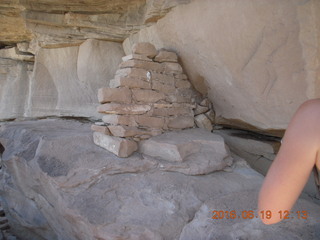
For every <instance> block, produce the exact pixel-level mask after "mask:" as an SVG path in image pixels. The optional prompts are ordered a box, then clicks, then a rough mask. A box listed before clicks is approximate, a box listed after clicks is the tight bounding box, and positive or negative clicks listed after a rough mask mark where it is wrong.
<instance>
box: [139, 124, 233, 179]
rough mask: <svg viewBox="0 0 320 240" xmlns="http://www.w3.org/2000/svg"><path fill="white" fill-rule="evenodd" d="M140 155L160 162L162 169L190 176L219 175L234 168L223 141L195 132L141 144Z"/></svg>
mask: <svg viewBox="0 0 320 240" xmlns="http://www.w3.org/2000/svg"><path fill="white" fill-rule="evenodd" d="M139 152H140V153H142V154H145V155H148V156H151V157H154V158H157V159H159V160H160V162H161V164H160V166H161V168H162V169H163V170H166V171H178V172H181V173H184V174H188V175H200V174H207V173H210V172H214V171H219V170H222V169H224V168H225V167H227V166H229V165H231V164H232V158H231V157H230V155H229V152H228V150H227V148H226V146H225V143H224V139H223V138H222V137H221V136H219V135H216V134H212V133H210V132H208V131H206V130H203V129H199V128H195V129H187V130H182V131H176V132H168V133H164V134H162V135H160V136H155V137H152V138H150V139H148V140H145V141H141V142H140V144H139Z"/></svg>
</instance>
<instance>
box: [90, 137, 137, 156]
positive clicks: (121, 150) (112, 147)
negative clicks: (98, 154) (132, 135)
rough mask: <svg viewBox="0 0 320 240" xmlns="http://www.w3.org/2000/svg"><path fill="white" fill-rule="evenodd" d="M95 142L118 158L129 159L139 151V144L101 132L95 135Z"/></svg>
mask: <svg viewBox="0 0 320 240" xmlns="http://www.w3.org/2000/svg"><path fill="white" fill-rule="evenodd" d="M93 141H94V143H95V144H97V145H98V146H100V147H102V148H104V149H106V150H108V151H110V152H112V153H114V154H115V155H117V156H118V157H129V156H130V155H131V154H132V153H133V152H135V151H136V150H137V149H138V144H137V143H136V142H135V141H132V140H128V139H125V138H120V137H115V136H109V135H106V134H103V133H101V132H94V133H93Z"/></svg>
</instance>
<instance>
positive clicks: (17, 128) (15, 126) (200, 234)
mask: <svg viewBox="0 0 320 240" xmlns="http://www.w3.org/2000/svg"><path fill="white" fill-rule="evenodd" d="M90 125H91V124H90V123H86V122H76V121H71V120H57V119H47V120H38V121H28V122H26V121H25V122H11V123H6V124H2V125H1V128H0V142H1V144H2V145H3V146H4V152H3V156H2V159H3V166H2V170H1V171H0V181H1V184H0V195H1V198H0V201H1V203H2V205H3V207H4V210H5V212H6V215H7V218H8V219H9V224H10V226H11V231H12V233H14V234H15V235H16V236H17V237H19V239H21V240H29V239H33V240H44V239H50V240H58V239H68V240H76V239H77V240H81V239H101V240H104V239H105V240H107V239H108V240H115V239H128V240H136V239H150V240H151V239H152V240H164V239H181V240H186V239H200V240H202V239H211V238H212V239H214V238H216V237H217V238H218V239H244V238H245V239H261V240H267V239H270V236H272V239H274V236H280V237H279V238H277V239H279V240H280V239H281V240H282V239H287V238H285V236H290V237H291V239H304V240H311V239H317V237H319V232H317V231H318V230H317V229H319V217H320V207H319V206H317V205H315V204H313V203H311V202H307V201H305V200H301V199H300V200H299V201H298V205H297V211H299V210H301V211H308V214H309V217H308V219H307V220H305V219H298V218H297V217H296V215H294V216H295V218H294V219H289V220H287V221H285V222H283V223H281V224H278V225H277V226H275V227H271V228H270V227H267V226H264V225H263V224H262V223H261V222H260V221H259V219H258V218H256V217H255V218H254V219H245V218H244V217H245V216H247V215H244V217H242V216H241V215H239V216H241V217H239V218H237V219H212V217H213V213H212V211H215V210H218V211H225V210H235V211H239V213H240V211H250V210H252V211H255V212H256V196H257V192H258V190H259V188H260V186H261V183H262V180H263V177H262V176H261V175H260V174H258V173H257V172H255V171H253V170H252V169H251V168H249V167H248V166H247V165H246V164H245V162H244V161H243V160H239V159H236V162H235V163H234V164H233V165H232V166H231V167H229V168H228V169H225V171H216V172H213V173H211V174H205V175H200V176H190V175H186V174H182V173H179V172H177V171H172V170H170V172H168V171H167V170H165V169H162V167H161V165H162V162H161V161H159V160H158V159H155V158H152V157H144V156H142V155H140V154H137V153H136V154H134V155H132V156H131V157H129V158H118V157H117V156H115V155H114V154H112V153H109V152H107V151H105V150H104V149H102V148H100V147H98V146H96V145H95V144H94V143H93V139H92V134H91V129H90ZM218 139H219V138H216V140H218ZM200 157H201V156H200ZM200 160H201V159H199V161H200ZM210 236H212V237H211V238H210ZM221 236H224V238H219V237H221Z"/></svg>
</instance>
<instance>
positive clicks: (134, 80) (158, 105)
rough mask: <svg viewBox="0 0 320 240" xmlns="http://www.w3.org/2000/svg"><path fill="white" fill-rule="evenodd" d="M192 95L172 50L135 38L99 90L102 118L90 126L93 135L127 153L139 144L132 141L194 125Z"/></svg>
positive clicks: (123, 154) (122, 154) (98, 141)
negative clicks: (128, 50)
mask: <svg viewBox="0 0 320 240" xmlns="http://www.w3.org/2000/svg"><path fill="white" fill-rule="evenodd" d="M195 98H196V92H195V91H194V90H193V88H192V86H191V84H190V82H189V80H188V78H187V76H186V75H185V74H184V73H183V70H182V67H181V65H180V64H179V63H178V56H177V54H176V53H174V52H170V51H166V50H160V51H157V50H156V48H155V47H154V46H153V45H152V44H150V43H138V44H135V45H134V46H133V49H132V54H131V55H128V56H125V57H123V62H122V63H121V64H120V66H119V70H118V71H117V72H116V75H115V77H114V79H112V80H111V81H110V84H109V87H107V88H100V89H99V91H98V99H99V102H100V103H101V105H100V106H99V107H98V112H99V113H102V114H104V116H103V117H102V121H103V123H105V124H99V125H94V126H92V129H93V130H94V131H95V133H94V141H95V143H96V144H98V145H99V146H102V147H104V148H106V149H107V150H109V151H111V152H113V153H114V154H116V155H118V156H120V157H128V156H129V155H130V154H131V153H132V152H134V151H136V150H137V143H136V142H139V141H141V140H145V139H148V138H150V137H151V136H156V135H159V134H161V133H163V132H165V131H170V130H181V129H186V128H192V127H194V126H195V119H194V109H197V108H196V107H197V105H196V103H195ZM199 107H201V106H200V105H199V106H198V108H199ZM202 108H205V110H207V111H208V110H209V109H207V108H206V107H202ZM198 110H199V109H198ZM200 112H201V111H200Z"/></svg>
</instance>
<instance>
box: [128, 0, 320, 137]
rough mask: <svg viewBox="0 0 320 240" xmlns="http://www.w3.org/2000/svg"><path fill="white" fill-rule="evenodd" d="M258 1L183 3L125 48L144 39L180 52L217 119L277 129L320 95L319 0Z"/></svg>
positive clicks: (194, 83)
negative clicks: (310, 100)
mask: <svg viewBox="0 0 320 240" xmlns="http://www.w3.org/2000/svg"><path fill="white" fill-rule="evenodd" d="M260 3H261V4H260ZM260 3H257V2H255V1H250V0H248V1H244V2H243V1H242V2H241V3H240V2H239V1H237V0H232V1H227V2H225V1H211V0H199V1H192V2H191V3H190V4H186V5H181V6H178V7H176V8H175V9H173V10H172V11H171V12H170V13H168V14H167V15H166V16H165V17H164V18H162V19H160V20H159V21H158V22H157V24H155V25H153V26H150V27H147V28H144V29H142V30H140V31H139V32H138V33H137V34H132V35H131V36H130V37H129V38H128V39H127V40H126V41H125V42H124V49H125V52H126V54H130V49H131V45H132V44H134V43H136V42H142V41H146V42H151V43H153V44H154V45H155V46H156V48H157V49H160V48H165V49H172V50H174V51H175V52H177V53H178V54H179V57H180V59H181V62H182V65H183V67H184V69H185V70H186V73H187V74H188V77H189V78H190V80H191V82H192V83H193V85H194V87H195V88H196V89H197V90H199V91H200V92H202V93H203V94H204V95H205V94H207V95H208V97H209V98H210V99H211V101H212V102H213V104H214V109H215V112H216V122H217V123H221V124H226V125H227V124H228V125H232V126H240V127H243V128H249V129H253V130H256V129H255V128H260V129H263V130H269V132H270V133H273V134H274V132H272V131H271V130H274V129H285V128H286V126H287V124H288V122H289V120H290V118H291V117H292V115H293V113H294V112H295V111H296V109H297V107H298V106H299V105H300V104H301V103H302V102H303V101H305V100H307V99H310V98H317V97H320V95H319V93H320V89H319V86H320V80H319V79H320V78H319V77H318V76H319V74H320V73H319V71H320V70H319V69H320V67H319V66H320V65H319V64H320V61H319V59H320V54H319V49H320V45H319V36H320V34H319V31H320V21H319V18H318V15H319V12H320V2H319V1H317V0H311V1H287V0H285V1H276V0H272V1H269V0H264V1H262V2H260ZM244 123H246V124H244ZM250 125H251V126H250Z"/></svg>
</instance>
